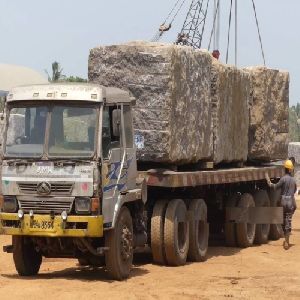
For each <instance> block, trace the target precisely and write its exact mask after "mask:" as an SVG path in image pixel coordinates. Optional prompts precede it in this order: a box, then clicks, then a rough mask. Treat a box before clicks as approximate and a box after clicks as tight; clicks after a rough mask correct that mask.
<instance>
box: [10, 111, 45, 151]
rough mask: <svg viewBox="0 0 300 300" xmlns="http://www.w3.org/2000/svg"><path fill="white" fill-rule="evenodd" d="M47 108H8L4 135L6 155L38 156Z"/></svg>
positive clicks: (43, 133) (42, 139)
mask: <svg viewBox="0 0 300 300" xmlns="http://www.w3.org/2000/svg"><path fill="white" fill-rule="evenodd" d="M47 113H48V108H47V107H45V106H32V107H30V108H29V107H27V108H25V107H18V108H12V109H11V110H10V115H9V121H8V129H7V135H6V152H5V153H6V155H7V156H16V157H40V156H42V154H43V147H44V142H45V129H46V120H47Z"/></svg>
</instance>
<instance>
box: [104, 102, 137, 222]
mask: <svg viewBox="0 0 300 300" xmlns="http://www.w3.org/2000/svg"><path fill="white" fill-rule="evenodd" d="M116 113H118V114H119V116H120V122H119V123H120V124H119V126H120V130H119V134H118V135H114V132H113V114H116ZM102 119H103V124H102V155H103V164H102V188H103V205H102V210H103V211H102V213H103V215H104V223H111V222H112V220H113V215H114V210H115V205H116V203H117V201H118V199H119V197H120V195H121V192H126V191H127V190H129V189H132V188H134V187H135V177H136V160H135V151H134V148H133V129H132V117H131V110H130V107H126V108H124V106H123V105H118V106H108V107H104V109H103V118H102ZM127 122H130V125H128V124H129V123H127ZM125 124H126V125H125Z"/></svg>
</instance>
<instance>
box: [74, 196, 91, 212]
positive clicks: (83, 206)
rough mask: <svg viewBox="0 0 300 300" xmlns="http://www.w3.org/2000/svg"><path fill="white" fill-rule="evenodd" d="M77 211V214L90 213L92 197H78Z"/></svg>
mask: <svg viewBox="0 0 300 300" xmlns="http://www.w3.org/2000/svg"><path fill="white" fill-rule="evenodd" d="M75 211H76V213H77V214H79V215H81V214H90V213H91V199H90V198H76V199H75Z"/></svg>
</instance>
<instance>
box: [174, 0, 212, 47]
mask: <svg viewBox="0 0 300 300" xmlns="http://www.w3.org/2000/svg"><path fill="white" fill-rule="evenodd" d="M209 2H210V0H193V1H192V3H191V6H190V8H189V11H188V13H187V16H186V18H185V21H184V23H183V26H182V29H181V31H180V33H179V34H178V37H177V40H176V44H180V45H187V46H192V47H194V48H201V45H202V40H203V33H204V28H205V24H206V17H207V12H208V5H209Z"/></svg>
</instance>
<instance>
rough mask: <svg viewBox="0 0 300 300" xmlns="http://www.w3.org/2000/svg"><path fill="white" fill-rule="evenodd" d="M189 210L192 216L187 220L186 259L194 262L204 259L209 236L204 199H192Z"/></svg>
mask: <svg viewBox="0 0 300 300" xmlns="http://www.w3.org/2000/svg"><path fill="white" fill-rule="evenodd" d="M189 211H190V214H191V216H193V217H192V218H191V219H190V221H189V232H190V234H189V240H190V241H189V242H190V244H189V251H188V260H189V261H194V262H200V261H205V260H206V254H207V250H208V237H209V227H208V224H207V206H206V204H205V202H204V200H202V199H193V200H192V201H191V203H190V205H189Z"/></svg>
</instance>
